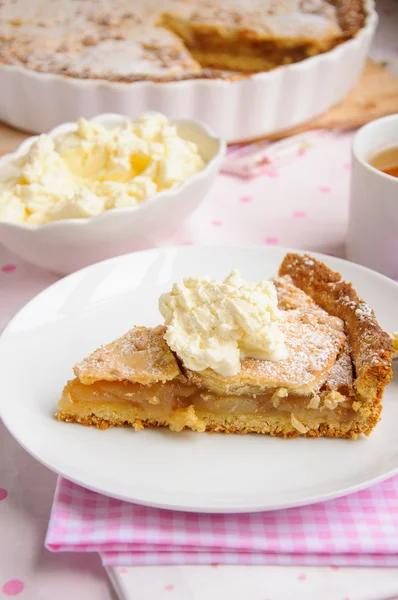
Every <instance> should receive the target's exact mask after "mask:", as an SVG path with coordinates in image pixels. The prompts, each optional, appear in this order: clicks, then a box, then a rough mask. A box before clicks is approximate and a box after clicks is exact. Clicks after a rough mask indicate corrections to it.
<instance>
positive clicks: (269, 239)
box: [264, 236, 279, 246]
mask: <svg viewBox="0 0 398 600" xmlns="http://www.w3.org/2000/svg"><path fill="white" fill-rule="evenodd" d="M264 244H267V245H268V246H277V245H278V244H279V238H277V237H272V236H270V237H266V238H265V240H264Z"/></svg>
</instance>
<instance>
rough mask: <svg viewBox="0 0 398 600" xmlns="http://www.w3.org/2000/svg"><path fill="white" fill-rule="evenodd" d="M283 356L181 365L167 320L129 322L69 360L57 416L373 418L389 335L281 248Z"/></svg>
mask: <svg viewBox="0 0 398 600" xmlns="http://www.w3.org/2000/svg"><path fill="white" fill-rule="evenodd" d="M274 283H275V286H276V288H277V293H278V305H279V308H280V309H281V310H282V311H283V321H282V323H281V329H282V330H283V332H284V334H285V339H286V345H287V348H288V357H287V358H286V359H285V360H282V361H279V362H273V361H268V360H259V359H253V358H244V359H243V360H242V362H241V370H240V372H239V373H238V374H237V375H235V376H229V377H224V376H221V375H219V374H218V373H216V372H214V371H212V370H211V369H206V370H204V371H200V372H196V371H191V370H190V369H187V368H185V367H184V366H183V364H182V363H181V361H180V360H179V358H178V357H177V356H176V355H175V354H174V353H173V352H172V351H171V350H170V348H169V347H168V345H167V343H166V342H165V340H164V334H165V328H164V327H162V326H159V327H155V328H146V327H135V328H134V329H132V330H131V331H129V332H128V333H127V334H126V335H124V336H123V337H121V338H119V339H118V340H116V341H115V342H113V343H111V344H108V345H107V346H103V347H101V348H99V349H98V350H96V351H95V352H94V353H93V354H92V355H91V356H89V357H88V358H86V359H85V360H83V361H82V362H80V363H79V364H77V365H76V367H75V369H74V371H75V376H76V377H75V379H73V380H72V381H69V382H68V383H67V385H66V387H65V389H64V391H63V395H62V398H61V400H60V402H59V411H58V414H57V418H58V420H60V421H67V422H77V423H81V424H83V425H95V426H96V427H98V428H100V429H106V428H107V427H110V426H131V427H134V428H135V429H136V430H137V429H142V428H144V427H161V426H166V427H169V428H170V429H171V430H173V431H181V430H183V429H185V428H187V429H192V430H195V431H200V432H201V431H211V432H224V433H266V434H271V435H274V436H279V437H284V438H291V437H297V436H299V435H302V436H307V437H320V436H327V437H334V438H341V437H342V438H356V437H357V436H358V435H359V434H361V433H365V434H367V435H368V434H369V433H370V432H371V431H372V429H373V428H374V427H375V425H376V424H377V422H378V420H379V418H380V412H381V407H382V405H381V401H382V396H383V391H384V388H385V386H386V385H387V384H388V383H389V381H390V379H391V375H392V369H391V356H392V350H393V348H392V342H391V339H390V337H389V336H388V335H387V334H386V333H385V332H384V331H383V330H382V329H381V327H380V325H379V324H378V322H377V320H376V318H375V315H374V313H373V311H372V309H371V308H370V307H369V306H368V305H367V304H366V303H364V302H363V301H362V300H360V299H359V297H358V295H357V294H356V292H355V290H354V289H353V288H352V286H351V285H350V284H348V283H346V282H344V281H343V280H342V279H341V276H340V275H339V274H338V273H335V272H333V271H331V270H330V269H329V268H328V267H326V266H325V265H324V264H323V263H321V262H319V261H317V260H315V259H313V258H311V257H309V256H306V255H298V254H288V255H287V256H286V257H285V259H284V261H283V263H282V265H281V267H280V271H279V275H278V277H276V278H275V279H274Z"/></svg>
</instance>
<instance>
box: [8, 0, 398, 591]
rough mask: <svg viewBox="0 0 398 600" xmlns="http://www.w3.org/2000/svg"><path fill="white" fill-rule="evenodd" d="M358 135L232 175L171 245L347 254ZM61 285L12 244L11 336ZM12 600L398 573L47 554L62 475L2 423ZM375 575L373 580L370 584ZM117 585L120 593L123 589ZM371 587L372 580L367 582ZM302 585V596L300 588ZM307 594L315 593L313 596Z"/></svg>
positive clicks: (391, 585) (393, 63)
mask: <svg viewBox="0 0 398 600" xmlns="http://www.w3.org/2000/svg"><path fill="white" fill-rule="evenodd" d="M378 8H379V12H380V15H381V27H380V28H379V30H378V33H377V35H376V39H375V42H374V45H373V49H372V58H373V59H374V60H376V61H378V62H380V61H383V62H388V68H389V69H390V70H391V72H392V73H395V74H396V75H397V76H398V4H397V1H396V0H385V1H383V2H380V3H379V2H378ZM351 139H352V135H351V134H350V133H330V132H317V133H315V134H313V135H311V136H310V138H309V139H308V142H307V143H306V144H304V145H303V147H301V148H299V149H298V151H297V152H296V155H295V156H294V157H293V158H292V160H289V161H287V162H286V164H284V165H282V166H276V167H272V168H271V167H270V168H268V169H266V171H265V172H264V173H262V174H261V176H259V177H256V178H254V179H250V180H247V179H239V178H236V177H232V176H228V175H220V177H219V178H218V180H217V182H216V183H215V185H214V187H213V188H212V190H211V192H210V193H209V195H208V196H207V198H206V200H205V201H204V202H203V204H202V205H201V206H200V208H199V209H198V210H197V212H196V213H195V215H193V216H192V217H191V219H190V220H189V221H188V222H187V223H186V224H185V226H184V227H183V228H182V229H180V230H179V231H178V232H177V233H176V234H175V235H174V236H173V237H172V238H169V239H166V240H162V241H161V244H163V245H174V244H233V245H235V244H267V245H280V246H287V247H292V248H304V249H307V250H310V251H311V250H312V251H319V252H326V253H329V254H333V255H337V256H343V254H344V241H345V236H346V229H347V215H348V192H349V178H350V167H351V159H350V144H351ZM56 280H57V277H56V276H55V275H53V274H51V273H49V272H46V271H43V270H41V269H38V268H36V267H33V266H31V265H29V264H27V263H24V262H22V261H21V260H20V259H19V258H17V257H16V256H15V255H12V254H11V253H9V252H8V251H6V250H5V249H4V248H2V247H1V246H0V330H1V329H3V328H4V327H5V326H6V324H7V323H8V321H9V320H10V318H11V317H12V316H13V315H14V314H15V312H16V311H17V310H18V309H19V308H21V307H22V306H23V305H24V304H25V303H26V302H27V301H28V300H29V299H30V298H32V297H33V296H34V295H35V294H37V293H38V292H40V291H41V290H42V289H44V288H45V287H46V286H48V285H50V284H51V283H53V282H55V281H56ZM0 457H1V460H0V599H1V600H3V599H7V598H11V597H15V598H21V600H22V599H24V600H25V599H28V600H53V599H57V600H69V599H70V598H71V597H76V598H79V599H80V598H82V599H84V600H86V599H87V600H110V599H111V598H116V593H119V595H120V596H119V597H120V598H129V599H130V598H131V600H160V599H163V598H170V599H173V600H202V599H203V600H204V599H206V600H213V598H214V600H215V599H216V598H217V599H218V598H228V599H229V600H240V599H242V598H250V600H277V599H285V598H286V599H288V598H292V597H297V598H316V597H319V593H320V591H322V595H323V596H324V598H325V600H326V599H327V598H331V599H332V598H336V600H344V599H345V600H382V599H386V598H392V597H393V596H394V595H396V596H398V574H397V573H396V572H394V573H392V574H391V573H390V574H389V575H388V576H387V575H386V573H378V572H377V571H378V570H374V571H373V572H372V574H371V576H369V577H368V575H365V574H363V575H361V576H360V577H358V574H353V573H352V572H351V574H350V573H349V571H346V572H345V571H344V570H343V569H341V570H340V571H338V570H333V569H330V568H328V567H319V568H312V569H311V568H306V569H305V570H302V569H300V568H298V567H289V568H285V567H239V568H238V567H229V566H228V567H219V568H218V569H214V568H213V567H211V566H208V567H206V566H197V567H188V566H183V567H153V568H152V567H142V568H134V569H125V571H124V572H123V573H121V572H116V571H110V572H109V577H110V579H109V578H108V577H107V574H106V572H105V570H104V569H103V568H102V566H101V562H100V559H99V557H98V556H97V555H96V554H92V555H90V554H87V555H84V556H82V555H75V554H73V553H70V554H51V553H50V552H48V551H46V550H45V549H44V545H43V544H44V536H45V532H46V528H47V524H48V518H49V515H50V509H51V503H52V498H53V493H54V488H55V483H56V476H55V475H54V474H53V473H51V472H50V471H48V470H47V469H45V468H44V467H43V466H41V465H40V464H38V463H36V462H35V461H34V460H33V459H32V458H31V457H30V456H28V455H27V454H26V452H25V451H24V450H23V449H22V448H20V447H19V446H18V445H17V444H16V443H15V442H14V441H13V439H12V438H11V436H10V435H9V434H8V432H7V431H6V430H5V428H4V427H3V426H2V425H1V424H0ZM367 577H368V579H367ZM110 580H111V581H112V583H113V584H114V587H115V590H117V592H116V591H113V589H112V586H111V585H110ZM359 582H362V584H361V585H360V583H359ZM300 586H301V587H300ZM305 586H306V587H305Z"/></svg>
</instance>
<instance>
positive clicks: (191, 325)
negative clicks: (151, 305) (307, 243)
mask: <svg viewBox="0 0 398 600" xmlns="http://www.w3.org/2000/svg"><path fill="white" fill-rule="evenodd" d="M159 310H160V312H161V314H162V316H163V317H164V320H165V324H166V326H167V329H166V334H165V340H166V342H167V343H168V345H169V346H170V348H171V349H172V350H173V351H174V352H175V353H176V354H177V355H178V356H179V357H180V359H181V360H182V361H183V363H184V365H185V366H186V367H187V368H189V369H192V370H193V371H203V370H204V369H207V368H210V369H213V371H215V372H216V373H219V374H220V375H224V376H231V375H237V374H238V373H239V371H240V368H241V362H240V361H241V358H244V357H252V358H258V359H262V360H273V361H279V360H283V359H285V358H286V357H287V348H286V344H285V337H284V334H283V332H282V331H281V329H280V327H279V325H280V323H281V320H282V313H281V311H280V310H279V309H278V298H277V293H276V288H275V285H274V284H273V283H272V282H271V281H260V282H258V283H249V282H247V281H244V280H243V279H242V278H241V276H240V274H239V272H238V271H236V270H234V271H232V272H231V274H230V275H229V276H228V277H227V278H226V279H225V281H224V282H220V281H212V280H210V279H207V278H203V277H188V278H187V279H184V281H183V283H180V284H174V286H173V288H172V290H171V292H169V293H167V294H163V295H162V296H161V297H160V299H159Z"/></svg>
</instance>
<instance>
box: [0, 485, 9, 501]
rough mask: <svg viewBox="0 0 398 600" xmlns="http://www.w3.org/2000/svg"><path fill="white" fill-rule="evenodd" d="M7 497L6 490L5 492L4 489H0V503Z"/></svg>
mask: <svg viewBox="0 0 398 600" xmlns="http://www.w3.org/2000/svg"><path fill="white" fill-rule="evenodd" d="M7 496H8V492H7V490H5V489H4V488H0V502H1V501H2V500H5V499H6V498H7Z"/></svg>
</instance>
